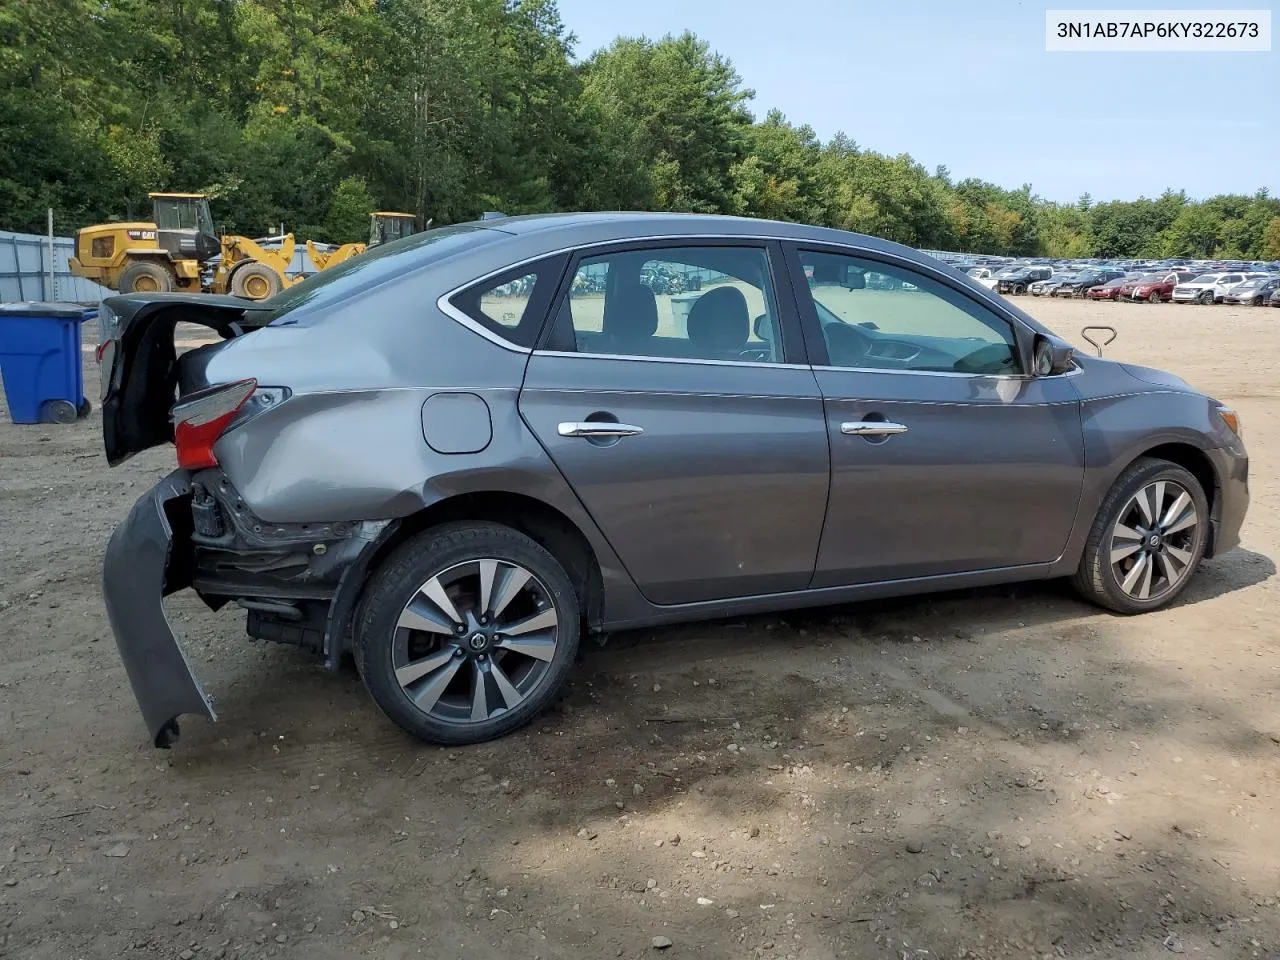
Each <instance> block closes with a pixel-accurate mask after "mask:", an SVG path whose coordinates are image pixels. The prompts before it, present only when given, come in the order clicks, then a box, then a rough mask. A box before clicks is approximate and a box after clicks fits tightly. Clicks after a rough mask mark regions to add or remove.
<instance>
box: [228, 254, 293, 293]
mask: <svg viewBox="0 0 1280 960" xmlns="http://www.w3.org/2000/svg"><path fill="white" fill-rule="evenodd" d="M283 289H284V283H283V282H282V281H281V280H280V274H278V273H276V272H275V271H274V270H272V269H271V268H270V267H268V266H267V265H266V264H264V263H246V264H245V265H244V266H243V267H240V268H239V269H238V270H236V272H235V274H234V275H233V276H232V278H231V292H232V293H234V294H235V295H236V296H237V297H244V298H245V299H246V300H265V299H267V298H268V297H274V296H275V295H276V294H277V293H279V292H280V291H281V290H283Z"/></svg>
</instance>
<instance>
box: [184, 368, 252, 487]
mask: <svg viewBox="0 0 1280 960" xmlns="http://www.w3.org/2000/svg"><path fill="white" fill-rule="evenodd" d="M257 388H258V381H256V380H239V381H237V382H236V383H230V384H227V385H226V386H224V387H215V388H214V389H212V390H206V391H205V392H203V393H200V394H197V395H195V396H193V397H189V398H188V399H186V400H184V401H183V402H182V403H180V404H178V405H177V406H176V407H174V408H173V443H174V446H176V447H177V448H178V466H180V467H182V468H183V469H184V470H203V469H205V468H206V467H216V466H217V465H218V458H217V457H215V456H214V455H213V445H214V444H215V443H216V442H217V441H218V438H219V437H221V436H222V434H223V432H224V431H225V430H226V429H227V427H228V426H230V425H231V421H232V420H234V419H235V416H236V414H237V413H239V412H240V408H241V407H243V406H244V405H245V402H246V401H247V400H248V399H249V398H250V397H251V396H253V391H254V390H256V389H257Z"/></svg>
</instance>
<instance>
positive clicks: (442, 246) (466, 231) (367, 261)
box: [256, 224, 505, 324]
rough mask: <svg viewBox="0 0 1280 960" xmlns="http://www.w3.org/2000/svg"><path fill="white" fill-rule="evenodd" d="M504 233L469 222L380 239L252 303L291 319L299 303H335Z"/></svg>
mask: <svg viewBox="0 0 1280 960" xmlns="http://www.w3.org/2000/svg"><path fill="white" fill-rule="evenodd" d="M501 236H505V234H501V233H497V232H495V231H491V230H488V229H486V228H484V227H480V226H476V225H474V224H459V225H458V226H456V227H440V228H438V229H435V230H427V231H425V232H423V233H416V234H414V235H412V236H409V237H404V238H403V239H400V240H393V241H392V242H391V243H384V244H379V245H378V246H376V247H374V248H373V249H372V250H366V251H365V252H364V253H362V254H360V255H359V256H358V257H352V258H351V259H350V260H347V261H344V262H343V263H341V264H339V265H338V266H336V267H334V268H333V269H331V270H321V271H320V272H319V273H315V274H312V275H311V276H309V277H307V279H305V280H303V281H302V282H301V283H297V284H294V285H293V286H292V287H289V288H288V289H287V290H283V291H281V292H280V293H278V294H276V295H275V296H274V297H272V298H270V299H269V300H264V301H262V303H260V304H257V305H256V309H258V310H266V311H270V313H269V317H270V321H269V322H270V323H274V324H281V323H292V322H293V321H294V320H295V319H296V318H295V317H293V316H291V314H293V313H294V312H295V311H298V310H302V309H303V308H311V307H318V306H321V305H324V304H329V303H335V302H337V301H339V300H343V299H346V298H347V297H349V296H352V295H353V294H355V293H357V292H359V291H361V290H366V289H368V288H370V287H374V286H377V285H378V284H380V283H384V282H386V281H387V280H391V279H394V278H396V277H398V276H401V275H403V274H406V273H410V272H412V271H414V270H417V269H418V268H420V267H423V266H425V265H427V264H428V263H430V262H431V261H432V260H438V259H443V258H444V257H448V256H452V255H453V254H455V253H458V252H460V251H462V250H466V249H467V248H469V247H473V246H479V245H480V244H483V243H488V242H491V241H492V240H494V239H496V238H497V237H501Z"/></svg>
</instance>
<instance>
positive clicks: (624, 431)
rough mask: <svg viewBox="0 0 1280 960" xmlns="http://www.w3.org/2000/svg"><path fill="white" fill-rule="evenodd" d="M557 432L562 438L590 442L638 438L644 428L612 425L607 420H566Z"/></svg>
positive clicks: (624, 424) (623, 424)
mask: <svg viewBox="0 0 1280 960" xmlns="http://www.w3.org/2000/svg"><path fill="white" fill-rule="evenodd" d="M558 432H559V434H560V436H562V437H586V438H587V439H589V440H590V439H596V438H608V437H638V436H640V434H642V433H644V427H633V426H632V425H631V424H629V423H613V422H611V421H608V420H583V421H581V422H575V421H571V420H567V421H565V422H564V423H562V424H560V426H559V428H558Z"/></svg>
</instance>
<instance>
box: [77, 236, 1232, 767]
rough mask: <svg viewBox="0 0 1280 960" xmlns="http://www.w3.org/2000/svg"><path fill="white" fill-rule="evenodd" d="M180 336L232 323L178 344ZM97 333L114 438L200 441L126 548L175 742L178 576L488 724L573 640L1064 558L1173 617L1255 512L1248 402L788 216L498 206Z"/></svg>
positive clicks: (161, 715) (117, 318)
mask: <svg viewBox="0 0 1280 960" xmlns="http://www.w3.org/2000/svg"><path fill="white" fill-rule="evenodd" d="M179 322H190V323H197V324H202V325H204V326H205V327H208V328H210V329H211V330H213V331H216V332H217V334H219V335H220V336H221V338H222V339H221V342H218V343H215V344H210V345H207V346H202V347H199V348H197V349H194V350H191V351H189V352H187V353H185V354H182V355H181V356H179V355H178V353H177V351H176V349H175V345H174V339H173V332H174V327H175V324H177V323H179ZM102 332H103V343H102V345H101V347H100V351H99V356H100V357H101V360H102V364H103V370H102V378H103V393H104V402H103V429H104V435H105V437H104V439H105V443H106V450H107V456H108V459H109V460H110V462H112V463H113V464H115V463H119V462H120V461H121V460H123V459H125V458H126V457H128V456H130V455H132V454H134V453H136V452H138V451H140V450H143V449H145V448H148V447H152V446H155V445H158V444H162V443H168V442H172V443H173V444H174V446H175V448H176V455H177V467H178V469H176V470H175V471H174V472H173V473H171V474H169V476H167V477H165V478H164V479H163V480H161V481H160V482H159V483H157V484H156V486H155V487H154V488H153V489H152V490H150V491H149V492H147V493H146V494H145V495H144V496H143V497H142V498H141V499H140V500H139V501H138V503H137V504H136V505H135V506H134V508H133V510H132V511H131V513H130V514H129V516H128V517H127V519H125V520H124V522H122V523H121V524H120V525H119V526H118V527H117V528H116V530H115V532H114V534H113V535H112V537H111V541H110V543H109V545H108V548H107V553H106V560H105V569H104V593H105V598H106V604H107V610H108V613H109V616H110V620H111V625H112V628H113V631H114V632H115V636H116V640H117V643H118V645H119V648H120V653H121V657H122V659H123V661H124V665H125V667H126V669H127V672H128V674H129V679H130V681H131V684H132V686H133V691H134V694H135V696H136V698H137V700H138V703H139V706H140V707H141V710H142V714H143V717H144V719H145V721H146V723H147V726H148V729H149V731H150V734H151V737H152V739H153V741H154V742H155V743H156V745H158V746H166V745H168V744H169V743H170V742H171V741H172V740H173V739H174V738H175V737H176V736H177V734H178V722H177V718H178V717H179V716H180V715H182V714H200V715H205V716H208V717H211V718H212V717H213V715H214V714H213V708H212V704H211V700H210V698H209V697H208V696H207V695H206V694H205V692H204V690H203V688H202V687H201V686H200V683H199V682H198V680H197V679H196V678H195V676H194V675H193V673H192V671H191V669H190V666H189V664H188V663H187V661H186V659H185V657H184V656H183V654H182V651H181V649H180V647H179V644H178V641H177V639H176V638H175V636H174V634H173V633H172V631H171V629H170V627H169V625H168V623H167V621H166V619H165V616H164V611H163V607H162V603H161V598H162V595H163V594H166V593H170V592H173V591H175V590H180V589H186V588H190V589H192V590H194V591H195V592H196V593H197V594H198V595H199V596H200V597H201V598H202V599H203V600H204V601H205V602H206V603H207V604H208V605H209V606H210V607H213V608H215V609H216V608H218V607H221V606H223V605H227V604H235V605H238V606H239V607H241V608H242V609H243V610H244V611H245V616H246V620H247V627H248V632H249V633H250V634H251V635H252V636H255V637H260V638H265V639H270V640H276V641H280V642H284V643H291V644H296V645H299V646H301V647H304V648H307V649H310V650H313V651H315V653H316V654H317V655H318V656H322V657H323V658H324V660H325V662H326V664H327V665H328V666H329V667H331V668H333V669H336V668H337V667H338V666H339V664H340V663H341V662H342V661H343V659H344V658H345V657H347V656H352V657H353V658H354V660H355V663H356V665H357V667H358V668H359V671H360V674H361V676H362V677H363V679H364V682H365V684H366V685H367V687H368V689H369V692H370V693H371V695H372V696H373V698H374V699H375V700H376V701H377V703H378V704H379V706H380V707H381V708H382V709H383V710H384V711H385V712H386V713H387V715H388V716H389V717H390V718H391V719H392V720H394V721H395V722H396V723H398V724H399V725H400V726H402V727H403V728H404V729H405V730H407V731H409V732H410V733H412V734H414V735H416V736H418V737H421V738H423V739H425V740H429V741H434V742H438V743H468V742H475V741H480V740H485V739H489V738H492V737H496V736H499V735H501V734H504V733H506V732H508V731H510V730H512V729H514V728H516V727H519V726H520V725H522V724H524V723H527V722H528V721H529V720H530V719H531V718H533V717H534V716H536V715H537V714H538V712H539V711H540V710H542V709H543V708H544V707H545V706H546V705H547V704H548V703H549V702H550V701H551V700H552V699H553V698H554V697H555V696H556V693H557V690H558V689H559V688H560V686H561V685H562V683H563V682H564V680H565V677H566V675H567V674H568V673H569V671H570V669H571V667H572V664H573V661H574V656H575V652H576V650H577V647H578V643H579V638H580V636H581V633H582V632H583V631H587V632H590V633H602V632H605V631H610V630H617V629H622V628H632V627H640V626H647V625H656V624H665V623H674V622H677V621H683V620H693V619H699V618H707V617H716V616H727V615H740V614H747V613H755V612H762V611H771V610H781V609H785V608H792V607H800V606H818V605H823V604H834V603H842V602H845V601H851V600H858V599H861V598H869V597H882V596H889V595H900V594H912V593H925V592H928V591H934V590H942V589H950V588H956V587H969V586H976V585H980V584H993V583H1002V582H1007V581H1015V580H1031V579H1045V578H1051V577H1065V578H1071V580H1072V581H1073V582H1074V584H1075V586H1076V588H1077V589H1078V590H1079V591H1080V593H1081V594H1082V595H1083V596H1084V597H1086V598H1087V599H1089V600H1091V601H1093V602H1094V603H1097V604H1100V605H1102V606H1104V607H1106V608H1108V609H1110V610H1113V611H1117V612H1120V613H1140V612H1143V611H1148V610H1154V609H1157V608H1159V607H1162V606H1165V605H1166V604H1168V603H1170V602H1171V601H1172V600H1173V599H1174V598H1175V597H1177V596H1178V594H1179V593H1180V592H1181V591H1182V590H1183V589H1184V588H1185V587H1186V585H1187V582H1188V580H1189V579H1190V578H1191V576H1192V575H1193V573H1194V572H1195V570H1196V568H1197V566H1198V565H1199V563H1200V561H1201V559H1202V558H1203V557H1207V556H1213V555H1214V554H1216V553H1220V552H1222V551H1224V550H1228V549H1230V548H1231V547H1233V546H1235V545H1236V543H1237V542H1238V535H1239V531H1240V526H1241V523H1242V522H1243V520H1244V515H1245V509H1246V506H1247V503H1248V492H1247V467H1248V460H1247V458H1246V454H1245V450H1244V447H1243V445H1242V443H1241V439H1240V425H1239V421H1238V418H1237V416H1236V414H1235V413H1234V412H1233V411H1232V410H1230V409H1228V408H1227V407H1225V406H1224V405H1223V404H1221V403H1219V402H1217V401H1215V400H1213V399H1212V398H1210V397H1207V396H1205V395H1204V394H1202V393H1199V392H1198V391H1196V390H1194V389H1192V388H1191V387H1189V386H1188V385H1187V384H1186V383H1184V382H1183V381H1182V380H1180V379H1178V378H1177V377H1175V376H1172V375H1170V374H1167V373H1162V372H1160V371H1158V370H1152V369H1148V368H1145V367H1140V366H1134V365H1130V364H1121V363H1115V362H1111V361H1107V360H1104V359H1100V358H1095V357H1089V356H1077V355H1076V354H1075V353H1074V351H1073V350H1072V348H1071V347H1070V346H1069V345H1068V344H1067V343H1066V342H1064V341H1063V340H1060V339H1059V338H1058V337H1056V336H1055V335H1054V334H1053V333H1051V332H1050V331H1049V330H1047V329H1045V328H1044V327H1043V326H1041V325H1040V324H1039V323H1037V322H1036V321H1035V320H1033V319H1032V318H1031V317H1029V316H1028V315H1027V314H1025V313H1023V312H1022V311H1020V310H1019V309H1018V308H1017V307H1015V306H1013V305H1012V304H1010V303H1009V302H1007V301H1006V300H1004V299H1003V298H1001V297H999V296H996V295H994V294H992V293H991V292H990V291H988V290H987V289H986V288H984V287H983V286H982V285H980V284H978V283H976V282H975V281H973V280H972V279H971V278H969V277H967V276H964V275H961V274H959V273H957V272H956V271H955V270H951V269H948V268H947V267H946V266H945V265H944V264H942V263H940V262H938V261H936V260H933V259H931V258H929V257H927V256H923V255H921V254H919V253H917V252H915V251H913V250H910V249H908V248H906V247H902V246H899V245H897V244H893V243H888V242H885V241H882V240H877V239H873V238H871V237H865V236H859V235H856V234H851V233H844V232H840V231H835V230H826V229H820V228H814V227H806V226H799V225H795V224H785V223H770V222H763V221H756V220H746V219H731V218H717V217H702V216H691V215H658V214H571V215H561V216H537V217H524V218H507V219H486V220H484V221H482V222H480V223H474V224H464V225H461V226H456V227H450V228H445V229H438V230H432V231H429V232H427V233H423V234H420V235H417V236H413V237H409V238H406V239H403V240H399V241H396V242H393V243H389V244H386V245H384V246H381V247H379V248H378V249H377V250H373V251H370V252H368V253H366V254H364V255H362V256H360V257H358V258H355V259H353V260H351V261H349V262H348V263H346V264H344V265H343V266H341V267H338V268H335V269H333V270H329V271H325V272H324V273H321V274H318V275H317V276H315V277H312V278H310V279H308V280H306V281H305V282H303V283H300V284H298V285H297V286H295V287H293V288H291V289H288V290H286V291H285V292H283V293H281V294H280V295H278V296H276V297H275V298H273V299H271V300H269V301H265V302H262V303H249V302H246V301H242V300H237V299H234V298H230V297H208V296H194V295H181V294H169V295H159V294H131V295H127V296H121V297H115V298H112V299H111V300H108V301H107V302H106V304H105V305H104V308H103V311H102Z"/></svg>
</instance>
